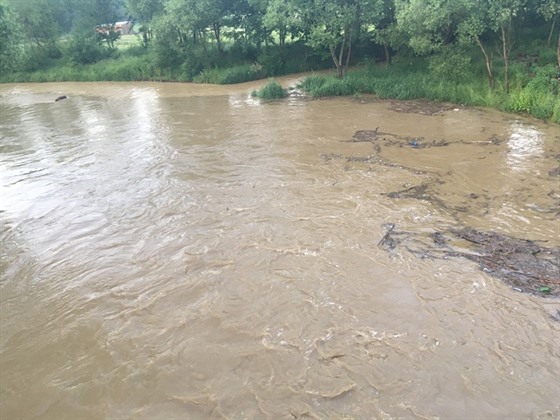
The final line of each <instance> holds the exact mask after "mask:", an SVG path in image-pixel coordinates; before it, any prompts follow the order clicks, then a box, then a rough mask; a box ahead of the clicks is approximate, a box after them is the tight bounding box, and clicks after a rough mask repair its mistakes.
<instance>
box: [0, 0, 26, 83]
mask: <svg viewBox="0 0 560 420" xmlns="http://www.w3.org/2000/svg"><path fill="white" fill-rule="evenodd" d="M21 41H22V32H21V28H20V26H19V24H18V22H17V20H16V15H15V14H14V13H13V12H12V10H11V9H10V8H9V7H8V5H6V4H4V3H1V2H0V73H8V72H10V71H13V70H15V69H16V68H17V66H18V64H19V61H20V59H21V56H22V48H21Z"/></svg>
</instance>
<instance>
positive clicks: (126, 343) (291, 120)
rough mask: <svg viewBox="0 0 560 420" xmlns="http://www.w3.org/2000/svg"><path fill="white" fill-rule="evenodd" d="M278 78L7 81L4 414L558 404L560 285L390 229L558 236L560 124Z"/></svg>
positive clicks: (459, 409) (427, 409)
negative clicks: (301, 91)
mask: <svg viewBox="0 0 560 420" xmlns="http://www.w3.org/2000/svg"><path fill="white" fill-rule="evenodd" d="M282 82H283V83H285V84H286V85H288V84H293V82H294V81H293V80H291V79H290V80H289V79H284V80H282ZM261 84H262V82H256V83H250V84H243V85H237V86H234V87H216V86H198V85H188V84H156V83H146V84H131V83H94V84H87V83H83V84H81V83H80V84H73V83H67V84H42V85H2V86H0V95H1V102H0V129H1V139H0V181H1V183H0V184H1V185H0V187H1V190H0V222H1V227H0V239H1V241H2V242H1V252H0V327H1V334H0V387H1V391H0V417H1V418H2V419H6V420H8V419H31V418H43V419H63V418H66V419H103V418H107V419H110V418H126V419H154V418H159V419H169V418H177V419H179V418H180V419H202V418H216V419H220V418H228V419H230V418H231V419H242V418H247V419H260V418H269V419H282V418H286V419H289V418H364V419H365V418H367V419H371V418H384V419H390V418H421V419H432V418H442V419H444V418H447V419H457V418H471V419H483V418H484V419H488V418H534V419H539V418H558V417H559V416H560V407H559V404H560V403H559V401H560V379H559V378H560V357H559V356H560V336H559V331H560V322H559V319H558V318H557V317H558V313H557V311H558V310H559V309H560V304H559V301H558V300H557V299H555V298H554V297H550V296H549V297H547V296H538V295H533V294H526V293H520V292H518V291H516V290H514V289H512V287H510V286H509V285H508V284H505V283H503V282H502V281H501V280H500V279H498V278H495V277H493V276H492V275H490V273H488V272H485V271H483V270H481V269H480V267H479V266H478V265H477V264H476V263H475V262H473V261H469V260H466V259H461V258H422V256H421V255H420V254H418V253H414V252H410V247H408V248H407V247H402V246H396V247H394V248H392V249H390V250H388V249H386V248H384V247H381V246H378V244H379V242H380V240H381V239H382V238H383V236H384V235H385V233H386V232H387V229H388V226H389V224H393V225H394V226H395V229H397V230H400V231H402V232H408V234H414V235H417V237H418V238H420V237H424V236H426V235H430V234H432V233H434V232H436V231H439V230H445V229H451V228H464V227H470V228H473V229H477V230H480V231H485V232H486V231H489V232H496V233H499V234H503V235H510V236H512V237H516V238H523V239H529V240H532V241H535V243H538V244H541V245H543V246H546V247H550V248H554V247H558V246H560V238H559V222H558V211H559V208H560V205H559V203H560V178H559V177H558V176H555V175H554V171H553V170H554V169H555V168H557V167H558V164H559V156H560V138H559V136H560V132H559V127H558V126H557V125H551V124H546V123H542V122H539V121H537V120H533V119H526V118H524V117H520V116H514V115H507V114H502V113H498V112H495V111H488V110H481V109H467V108H463V107H455V106H445V107H441V109H436V110H435V111H434V110H432V111H433V112H424V113H422V110H423V109H427V108H426V107H427V105H426V106H423V105H422V104H419V105H418V104H416V105H418V106H413V107H409V108H407V107H404V108H403V106H402V104H399V103H396V102H391V101H385V102H381V101H376V100H374V99H372V98H339V99H326V100H309V99H306V98H303V97H300V96H297V95H296V96H292V97H290V98H288V99H286V100H282V101H279V102H270V103H260V102H259V101H258V100H254V99H252V98H251V97H250V95H249V94H250V92H251V90H253V89H254V88H258V87H259V86H260V85H261ZM59 95H67V96H68V99H66V100H63V101H60V102H54V99H55V98H56V97H58V96H59ZM376 129H377V132H376V133H378V136H379V137H378V138H377V139H376V140H371V135H373V132H375V130H376ZM364 130H368V131H369V135H370V137H369V140H368V138H366V137H367V136H366V137H360V134H356V133H357V132H360V131H362V132H363V131H364ZM379 133H380V134H379ZM551 171H552V172H551ZM421 185H424V187H422V188H424V193H425V195H424V196H408V197H407V196H406V195H405V194H403V193H402V192H403V191H407V190H408V191H410V188H414V187H417V186H421ZM395 192H401V194H400V196H399V195H395V194H391V193H395ZM465 249H468V244H465ZM473 252H474V251H473Z"/></svg>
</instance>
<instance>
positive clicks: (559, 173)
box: [548, 166, 560, 176]
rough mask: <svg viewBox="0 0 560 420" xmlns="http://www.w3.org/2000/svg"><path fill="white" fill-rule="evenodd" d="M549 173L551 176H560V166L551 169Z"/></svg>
mask: <svg viewBox="0 0 560 420" xmlns="http://www.w3.org/2000/svg"><path fill="white" fill-rule="evenodd" d="M548 174H549V175H550V176H560V166H557V167H556V168H554V169H551V170H550V171H548Z"/></svg>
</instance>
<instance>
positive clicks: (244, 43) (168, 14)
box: [0, 0, 560, 122]
mask: <svg viewBox="0 0 560 420" xmlns="http://www.w3.org/2000/svg"><path fill="white" fill-rule="evenodd" d="M131 18H132V22H133V23H134V26H133V34H131V35H127V34H126V33H124V34H122V33H121V31H122V28H121V27H119V26H118V25H116V24H115V23H116V22H119V21H130V19H131ZM559 20H560V2H559V1H558V0H453V1H448V0H89V1H83V0H25V1H21V0H0V35H1V36H0V39H1V40H0V82H27V81H31V82H39V81H67V80H78V81H86V80H87V81H100V80H113V81H127V80H158V81H159V80H162V81H163V80H165V81H167V80H169V81H188V82H198V83H220V84H225V83H239V82H245V81H248V80H255V79H261V78H267V77H274V76H278V75H283V74H289V73H295V72H303V71H313V70H319V69H325V68H328V67H334V69H335V71H336V73H335V75H334V76H328V77H319V76H312V77H309V78H308V79H307V80H306V81H305V82H304V83H303V85H302V88H303V89H305V90H307V91H308V92H310V93H311V94H312V95H315V96H325V95H352V94H359V93H374V94H376V95H378V96H379V97H382V98H397V99H408V98H423V99H429V100H439V101H451V102H456V103H462V104H469V105H481V106H491V107H496V108H499V109H503V110H505V111H510V112H523V113H529V114H531V115H534V116H535V117H538V118H542V119H545V120H552V121H555V122H560V104H559V98H560V92H559V87H558V83H559V76H560V74H559V68H560V45H559V43H560V35H559V29H560V24H559V22H558V21H559ZM349 69H357V70H352V71H349ZM265 87H266V86H265ZM262 90H264V88H263V89H261V91H262ZM261 91H259V94H260V92H261ZM265 92H267V91H265ZM262 94H263V95H265V93H264V92H262ZM267 94H268V93H266V95H267Z"/></svg>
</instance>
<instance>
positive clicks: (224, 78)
mask: <svg viewBox="0 0 560 420" xmlns="http://www.w3.org/2000/svg"><path fill="white" fill-rule="evenodd" d="M263 77H264V73H263V70H262V67H261V66H260V65H259V64H243V65H237V66H234V67H228V68H213V69H208V70H204V71H202V73H201V74H200V75H198V76H195V77H194V80H193V81H194V82H197V83H214V84H218V85H228V84H234V83H243V82H248V81H251V80H258V79H262V78H263Z"/></svg>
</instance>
